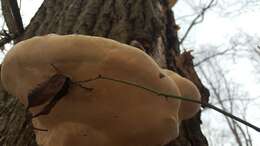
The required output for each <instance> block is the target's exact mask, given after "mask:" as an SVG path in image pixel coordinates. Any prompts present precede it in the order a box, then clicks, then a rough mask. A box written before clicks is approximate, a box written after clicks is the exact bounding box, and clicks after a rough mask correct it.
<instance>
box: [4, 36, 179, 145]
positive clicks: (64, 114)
mask: <svg viewBox="0 0 260 146" xmlns="http://www.w3.org/2000/svg"><path fill="white" fill-rule="evenodd" d="M52 64H53V65H55V67H56V68H57V69H58V70H59V73H57V70H56V69H54V68H53V67H52ZM160 72H161V69H160V67H159V66H158V65H157V64H156V63H155V62H154V61H153V59H152V58H151V57H149V56H148V55H147V54H146V53H144V52H143V51H141V50H140V49H137V48H135V47H132V46H129V45H125V44H122V43H119V42H116V41H113V40H110V39H106V38H101V37H92V36H83V35H64V36H60V35H54V34H52V35H46V36H41V37H34V38H31V39H28V40H25V41H22V42H20V43H18V44H16V45H15V46H14V47H13V48H12V49H11V50H10V51H9V52H8V53H7V55H6V56H5V58H4V61H3V63H2V71H1V77H2V82H3V86H4V88H5V89H6V90H7V91H8V92H10V93H11V94H13V95H14V96H16V97H18V98H19V100H20V101H21V102H22V103H23V104H24V105H25V106H27V107H28V110H30V111H31V112H32V113H33V114H34V115H35V114H37V113H39V112H41V110H42V108H44V107H46V105H47V104H48V102H47V101H50V102H51V100H53V99H55V98H57V97H58V98H59V100H56V101H55V105H54V106H53V107H52V109H51V111H49V112H48V113H46V115H41V116H38V117H36V118H33V119H32V120H33V124H34V126H35V127H38V128H42V129H48V131H47V132H43V131H36V136H37V141H38V143H39V144H40V145H44V146H53V145H55V146H68V145H70V146H71V145H73V144H72V143H73V141H74V142H76V145H77V146H83V145H84V146H85V145H96V146H99V145H100V146H101V145H102V146H103V145H111V146H145V145H149V146H158V145H164V144H166V143H168V142H169V141H171V140H173V139H174V138H176V137H177V136H178V132H179V121H180V119H179V108H180V106H182V105H180V104H181V101H180V100H176V99H167V100H166V99H165V98H163V97H161V96H159V95H156V94H154V93H151V92H148V91H146V90H143V89H141V88H137V87H134V86H130V85H127V84H120V83H116V82H113V81H110V80H104V79H97V77H98V76H99V75H102V76H104V77H111V78H115V79H118V80H125V81H129V82H132V83H135V84H138V85H142V86H144V87H147V88H150V89H155V90H157V91H159V92H162V93H167V94H172V95H177V96H179V95H180V91H179V89H178V87H177V85H176V84H175V82H174V81H173V80H171V78H170V77H168V76H165V77H163V78H160V77H159V75H160V74H161V73H160ZM57 74H59V75H62V76H60V77H61V78H60V79H57V80H56V79H52V78H54V76H55V75H57ZM95 78H96V79H95ZM91 79H92V80H91ZM68 80H69V81H71V82H74V83H79V84H80V86H71V85H69V86H64V84H65V82H66V81H68ZM66 83H68V82H66ZM45 86H48V87H46V88H45ZM65 87H66V92H62V93H61V94H59V92H61V90H62V89H64V88H65ZM83 87H84V88H88V89H92V90H90V91H88V90H85V89H84V88H83ZM49 90H51V91H49ZM45 93H46V94H45ZM32 94H33V95H32ZM29 95H30V98H28V96H29ZM58 95H59V96H58ZM28 100H30V101H28ZM29 102H30V103H29ZM73 125H75V126H73ZM73 127H75V129H73ZM84 130H85V131H86V132H87V134H84V136H83V138H80V136H78V135H80V134H82V131H84ZM88 136H90V138H86V137H88ZM91 137H96V138H95V139H92V138H91ZM56 139H58V140H56ZM89 139H92V140H89ZM93 140H94V141H93ZM95 140H96V141H95ZM74 145H75V144H74Z"/></svg>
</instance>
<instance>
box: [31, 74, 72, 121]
mask: <svg viewBox="0 0 260 146" xmlns="http://www.w3.org/2000/svg"><path fill="white" fill-rule="evenodd" d="M71 83H72V82H71V80H70V78H69V77H67V76H65V75H62V74H55V75H53V76H52V77H51V78H50V79H49V80H47V81H45V82H43V83H41V84H39V86H38V87H36V88H35V89H33V90H32V92H31V93H30V94H29V95H28V106H27V109H29V108H31V107H35V106H38V105H42V104H44V103H46V102H47V101H49V100H50V101H49V103H48V104H47V105H45V106H44V107H43V109H42V110H41V111H40V112H39V113H37V114H36V115H33V117H38V116H40V115H46V114H49V113H50V111H51V109H52V108H53V107H54V106H55V105H56V104H57V102H58V101H59V100H60V99H61V98H62V97H63V96H65V95H66V94H68V91H69V87H70V84H71Z"/></svg>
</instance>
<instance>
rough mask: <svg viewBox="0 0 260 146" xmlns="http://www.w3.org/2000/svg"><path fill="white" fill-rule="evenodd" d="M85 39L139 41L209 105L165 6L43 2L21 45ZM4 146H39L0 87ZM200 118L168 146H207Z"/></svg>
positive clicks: (92, 0) (98, 0) (147, 1)
mask: <svg viewBox="0 0 260 146" xmlns="http://www.w3.org/2000/svg"><path fill="white" fill-rule="evenodd" d="M49 33H56V34H73V33H77V34H85V35H94V36H102V37H107V38H111V39H114V40H117V41H120V42H122V43H126V44H131V42H133V41H138V42H140V43H141V44H142V46H143V48H144V49H145V51H146V53H148V54H149V55H150V56H151V57H153V58H154V60H155V61H156V62H157V63H158V64H159V65H160V66H161V67H163V68H168V69H171V70H174V71H176V72H178V73H179V74H181V75H183V76H185V77H187V78H189V79H190V80H192V81H193V82H194V83H195V84H196V85H197V86H198V87H199V89H200V91H201V94H202V100H203V101H204V102H207V99H208V96H209V93H208V90H207V89H206V88H205V87H204V86H203V85H202V84H201V82H200V79H199V78H198V76H197V74H196V72H195V70H194V68H193V64H192V56H191V55H190V53H189V52H185V53H183V54H180V50H179V41H178V37H177V26H176V24H175V20H174V16H173V12H172V11H171V10H170V9H169V8H168V4H167V3H161V4H160V3H159V0H131V1H130V0H45V1H44V2H43V4H42V5H41V7H40V8H39V10H38V12H37V13H36V14H35V16H34V17H33V19H32V20H31V22H30V24H29V25H28V26H27V28H26V29H25V32H24V33H23V35H22V36H20V37H19V38H18V39H19V40H24V39H28V38H31V37H33V36H38V35H45V34H49ZM72 49H73V48H72ZM0 100H1V102H0V114H1V116H0V145H7V146H35V145H37V144H36V142H35V136H34V134H33V130H32V125H31V123H30V122H29V121H26V118H25V117H26V115H27V114H29V113H25V110H24V107H22V106H21V105H20V104H19V102H17V99H16V98H14V97H11V96H9V95H8V94H7V93H6V92H5V91H3V89H2V88H1V95H0ZM200 124H201V121H200V113H198V114H197V115H196V116H195V117H194V118H192V119H190V120H186V121H183V122H182V124H181V127H180V136H179V137H178V138H177V139H176V140H174V141H173V142H171V143H170V144H168V145H167V146H191V145H193V146H207V140H206V138H205V137H204V136H203V134H202V132H201V129H200Z"/></svg>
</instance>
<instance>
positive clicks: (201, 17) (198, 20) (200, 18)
mask: <svg viewBox="0 0 260 146" xmlns="http://www.w3.org/2000/svg"><path fill="white" fill-rule="evenodd" d="M214 1H215V0H211V1H210V2H209V4H208V5H207V6H206V7H205V8H202V10H201V12H200V13H199V14H198V15H197V16H196V17H195V18H194V19H193V20H192V21H191V24H190V26H189V27H188V29H187V30H186V32H185V33H184V35H183V37H182V38H181V39H180V44H182V43H183V42H184V40H185V39H186V38H187V36H188V34H189V33H190V31H191V29H192V28H193V27H194V26H195V25H197V24H199V23H201V22H203V20H204V15H205V12H206V11H207V10H208V9H210V8H211V7H213V6H214V3H213V2H214Z"/></svg>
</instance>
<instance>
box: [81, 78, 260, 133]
mask: <svg viewBox="0 0 260 146" xmlns="http://www.w3.org/2000/svg"><path fill="white" fill-rule="evenodd" d="M95 80H109V81H113V82H117V83H121V84H126V85H130V86H134V87H137V88H141V89H143V90H146V91H148V92H151V93H154V94H156V95H158V96H163V97H165V98H174V99H179V100H184V101H188V102H193V103H197V104H200V105H202V106H204V107H208V108H211V109H213V110H215V111H217V112H219V113H222V114H223V115H225V116H228V117H230V118H232V119H234V120H236V121H238V122H240V123H242V124H244V125H246V126H249V127H251V128H252V129H254V130H256V131H258V132H260V128H259V127H257V126H255V125H253V124H251V123H249V122H247V121H245V120H243V119H241V118H239V117H237V116H234V115H233V114H231V113H229V112H226V111H225V110H222V109H220V108H218V107H216V106H214V105H212V104H210V103H204V102H202V101H198V100H194V99H192V98H190V97H183V96H176V95H172V94H167V93H162V92H160V91H157V90H155V89H151V88H148V87H145V86H142V85H139V84H136V83H133V82H129V81H125V80H119V79H114V78H110V77H105V76H102V75H98V76H97V77H96V78H92V79H88V80H85V81H80V82H91V81H95Z"/></svg>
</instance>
